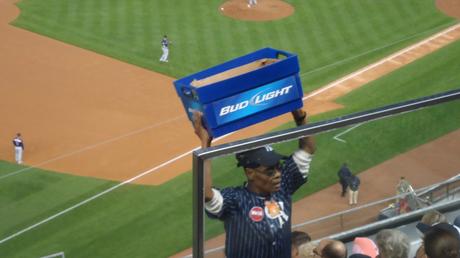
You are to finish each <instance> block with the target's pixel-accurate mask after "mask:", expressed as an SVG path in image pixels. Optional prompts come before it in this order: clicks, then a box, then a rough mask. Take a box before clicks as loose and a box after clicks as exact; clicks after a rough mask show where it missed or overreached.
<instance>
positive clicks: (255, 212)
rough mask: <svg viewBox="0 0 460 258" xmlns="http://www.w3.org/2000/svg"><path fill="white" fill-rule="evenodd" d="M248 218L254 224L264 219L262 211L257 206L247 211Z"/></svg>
mask: <svg viewBox="0 0 460 258" xmlns="http://www.w3.org/2000/svg"><path fill="white" fill-rule="evenodd" d="M249 218H251V220H252V221H254V222H260V221H262V220H263V219H264V210H263V209H262V208H261V207H259V206H254V207H252V209H251V210H250V211H249Z"/></svg>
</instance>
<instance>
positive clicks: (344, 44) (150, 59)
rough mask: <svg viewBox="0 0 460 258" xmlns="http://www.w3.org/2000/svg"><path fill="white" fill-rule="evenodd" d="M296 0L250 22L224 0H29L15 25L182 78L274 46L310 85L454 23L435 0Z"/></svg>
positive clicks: (351, 69)
mask: <svg viewBox="0 0 460 258" xmlns="http://www.w3.org/2000/svg"><path fill="white" fill-rule="evenodd" d="M288 2H290V3H291V4H292V5H293V6H294V7H295V13H294V15H292V16H290V17H288V18H286V19H282V20H278V21H272V22H245V21H238V20H234V19H230V18H228V17H226V16H222V15H220V13H219V12H218V11H217V10H218V7H219V5H220V4H221V3H222V1H221V0H197V1H180V0H96V1H95V0H79V1H72V0H41V1H37V0H22V1H21V2H19V3H18V7H19V8H20V9H21V14H20V16H19V18H18V19H17V20H16V21H14V23H13V24H14V25H16V26H19V27H22V28H25V29H28V30H31V31H34V32H38V33H40V34H44V35H47V36H49V37H52V38H56V39H59V40H62V41H64V42H68V43H70V44H74V45H76V46H80V47H83V48H87V49H91V50H94V51H96V52H99V53H102V54H104V55H108V56H112V57H115V58H117V59H120V60H123V61H126V62H129V63H133V64H136V65H139V66H142V67H145V68H148V69H151V70H154V71H157V72H161V73H164V74H167V75H170V76H173V77H176V78H177V77H182V76H184V75H187V74H190V73H194V72H197V71H199V70H202V69H204V68H206V67H210V66H214V65H216V64H219V63H221V62H223V61H226V60H229V59H233V58H236V57H238V56H240V55H242V54H245V53H248V52H251V51H254V50H257V49H260V48H263V47H267V46H271V47H274V48H279V49H284V50H287V51H290V52H293V53H296V54H298V56H299V60H300V64H301V70H302V72H301V73H306V75H303V76H302V78H303V82H304V86H305V90H307V91H309V90H312V89H314V88H317V87H319V86H321V85H323V84H324V83H326V82H328V81H331V80H333V79H334V78H337V76H340V75H343V74H346V73H349V72H350V71H354V70H355V69H356V68H358V67H361V66H363V65H365V64H368V63H370V62H372V61H373V60H376V59H377V58H379V57H382V56H385V55H387V54H389V53H391V52H393V51H394V50H396V49H399V48H401V47H403V46H406V45H408V44H409V43H411V42H413V41H415V40H418V39H420V38H421V37H426V36H427V35H429V34H431V33H433V32H435V31H437V30H440V29H441V28H444V27H446V26H447V25H449V24H452V22H454V21H453V19H451V18H448V17H446V16H444V15H441V14H440V12H439V11H437V10H436V9H435V8H434V5H433V2H432V1H431V0H405V1H401V0H386V1H374V0H353V1H343V0H330V1H303V0H295V1H294V0H292V1H288ZM163 34H167V35H168V36H169V38H170V39H171V40H172V42H173V44H172V46H171V51H170V54H171V57H170V62H169V63H168V64H164V63H160V62H159V61H158V59H159V57H160V55H161V49H160V41H161V38H162V36H163ZM376 49H379V50H376ZM366 53H367V54H366ZM360 55H362V56H361V57H358V58H357V57H356V56H360ZM345 59H346V60H349V61H346V62H343V63H340V64H336V63H337V62H338V61H340V60H345ZM325 67H326V68H325ZM318 69H320V70H318Z"/></svg>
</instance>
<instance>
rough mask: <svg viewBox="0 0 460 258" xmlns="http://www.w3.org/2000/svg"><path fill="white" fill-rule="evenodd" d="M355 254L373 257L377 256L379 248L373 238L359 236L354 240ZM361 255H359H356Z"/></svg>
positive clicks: (353, 250)
mask: <svg viewBox="0 0 460 258" xmlns="http://www.w3.org/2000/svg"><path fill="white" fill-rule="evenodd" d="M352 252H353V254H361V255H365V256H368V257H371V258H375V257H377V255H378V254H379V249H378V247H377V245H376V244H375V243H374V241H372V239H370V238H367V237H357V238H355V240H354V241H353V249H352ZM355 257H359V256H355Z"/></svg>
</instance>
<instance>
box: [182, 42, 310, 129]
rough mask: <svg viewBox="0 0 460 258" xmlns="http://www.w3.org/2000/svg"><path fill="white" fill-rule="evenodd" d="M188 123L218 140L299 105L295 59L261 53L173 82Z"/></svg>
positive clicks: (266, 50) (281, 53)
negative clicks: (200, 123)
mask: <svg viewBox="0 0 460 258" xmlns="http://www.w3.org/2000/svg"><path fill="white" fill-rule="evenodd" d="M174 86H175V89H176V92H177V94H178V95H179V97H180V99H181V101H182V104H183V105H184V108H185V111H186V113H187V115H188V118H189V119H190V121H192V114H193V113H192V111H193V110H198V111H201V112H202V113H203V120H204V123H205V126H206V128H207V130H208V132H209V133H210V134H211V135H212V136H213V137H219V136H222V135H225V134H228V133H230V132H233V131H236V130H239V129H242V128H244V127H247V126H250V125H253V124H256V123H259V122H261V121H264V120H267V119H270V118H273V117H275V116H279V115H282V114H284V113H287V112H290V111H293V110H296V109H299V108H301V107H302V106H303V102H302V97H303V91H302V85H301V82H300V78H299V61H298V58H297V55H295V54H292V53H289V52H286V51H282V50H277V49H273V48H263V49H260V50H257V51H255V52H252V53H249V54H247V55H244V56H241V57H238V58H236V59H233V60H230V61H228V62H225V63H223V64H220V65H217V66H214V67H211V68H208V69H206V70H203V71H201V72H198V73H195V74H191V75H188V76H186V77H183V78H181V79H178V80H176V81H174Z"/></svg>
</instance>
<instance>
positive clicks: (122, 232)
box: [0, 42, 460, 257]
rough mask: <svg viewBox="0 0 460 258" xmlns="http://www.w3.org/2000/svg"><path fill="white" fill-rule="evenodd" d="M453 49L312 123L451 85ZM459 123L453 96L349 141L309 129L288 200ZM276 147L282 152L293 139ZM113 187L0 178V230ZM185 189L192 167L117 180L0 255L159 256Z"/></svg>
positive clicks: (184, 201)
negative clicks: (146, 181) (303, 174)
mask: <svg viewBox="0 0 460 258" xmlns="http://www.w3.org/2000/svg"><path fill="white" fill-rule="evenodd" d="M459 55H460V42H456V43H453V44H452V45H449V46H448V47H446V48H444V49H441V50H440V51H438V52H435V53H433V54H431V55H429V56H427V57H426V58H424V59H422V60H420V61H419V62H416V63H413V64H411V65H409V66H407V67H405V68H403V69H401V70H398V71H396V72H393V73H392V74H389V75H388V76H385V78H383V79H382V80H379V81H375V82H373V83H371V84H369V85H367V86H365V87H363V88H360V89H358V90H356V91H353V92H352V93H351V94H349V95H348V96H346V97H343V98H342V99H341V100H340V101H341V102H342V103H343V104H344V105H346V106H347V108H346V109H343V110H339V111H335V112H331V113H328V114H322V115H321V116H317V117H313V118H312V119H313V120H314V121H318V120H322V119H326V118H331V117H336V116H340V115H344V114H348V113H350V112H351V111H356V110H363V109H367V108H373V107H377V106H382V105H387V104H390V103H394V102H396V101H402V100H406V99H408V98H415V97H420V96H424V95H429V94H433V93H437V92H439V91H444V90H448V89H452V88H457V86H455V82H458V81H459V80H460V74H459V73H458V70H459V64H458V62H456V60H457V58H458V56H459ZM407 78H412V79H407ZM377 89H378V90H377ZM375 92H380V93H381V94H376V93H375ZM407 95H409V97H407ZM363 100H364V101H363ZM446 114H449V115H446ZM291 126H293V125H292V124H288V125H285V126H284V127H282V128H287V127H291ZM459 127H460V103H459V101H455V102H452V103H448V104H442V105H439V106H436V107H432V108H427V109H423V110H420V111H416V112H412V113H408V114H403V115H400V116H395V117H390V118H386V119H383V120H379V121H374V122H370V123H367V124H364V125H362V126H361V127H359V128H357V129H355V130H354V131H353V132H352V133H349V134H347V135H346V140H347V141H348V142H349V143H350V144H347V145H344V144H342V143H339V142H337V141H334V140H332V139H331V138H332V136H333V135H335V134H336V133H338V132H340V131H343V130H344V129H339V130H335V131H332V132H327V133H323V134H320V135H318V136H316V140H317V145H318V152H317V154H316V157H315V159H314V161H313V164H312V174H311V177H310V181H309V183H308V185H307V186H306V187H303V188H301V189H300V190H299V191H298V192H297V193H296V195H295V196H294V199H295V200H298V199H300V198H302V197H304V196H306V195H308V194H310V193H313V192H316V191H318V190H320V189H323V188H324V187H326V186H329V185H331V184H333V183H335V182H336V180H337V179H336V174H335V173H336V171H337V169H338V167H339V166H340V164H341V162H343V161H344V160H347V161H348V162H349V163H350V164H351V165H352V169H353V171H354V172H356V173H359V172H361V171H363V170H365V169H367V168H369V167H372V166H374V165H375V164H378V163H380V162H382V161H385V160H387V159H389V158H391V157H393V156H395V155H397V154H398V153H402V152H405V151H407V150H409V149H411V148H413V147H415V146H418V145H420V144H422V143H424V142H427V141H430V140H432V139H435V138H437V137H439V136H442V135H444V134H446V133H447V132H450V131H452V130H455V129H458V128H459ZM414 132H417V133H416V134H415V133H414ZM277 147H278V149H279V150H280V151H281V152H284V153H289V152H291V151H292V150H293V149H294V148H295V144H294V143H287V144H282V145H280V146H277ZM213 166H214V170H215V173H214V181H215V183H216V185H218V186H227V185H239V184H241V183H242V182H243V181H244V177H243V173H242V172H241V171H240V170H239V169H236V168H235V161H234V159H233V157H230V158H219V159H217V160H216V161H215V162H214V164H213ZM0 169H1V170H0V174H5V173H7V172H6V171H8V173H9V172H11V171H13V170H14V169H16V166H15V165H11V164H8V163H4V162H2V163H0ZM112 185H113V182H105V181H101V180H95V179H90V178H81V177H74V176H69V175H64V174H59V173H51V172H46V171H40V170H33V171H29V172H25V173H21V174H18V175H16V176H11V177H8V178H6V179H4V180H2V181H0V189H2V190H1V197H0V198H1V199H0V200H1V203H0V204H1V206H0V207H1V213H0V215H2V221H8V223H2V224H1V227H0V228H1V231H0V236H1V238H4V237H6V236H8V235H10V234H11V233H13V232H16V231H18V230H20V229H22V228H24V227H26V226H28V225H33V224H35V223H37V222H39V221H40V220H41V219H43V218H45V217H47V216H50V215H53V214H54V213H56V212H57V211H60V210H62V209H64V208H66V207H69V206H71V205H74V204H76V203H78V202H79V201H81V200H82V199H84V198H86V197H88V196H90V195H92V194H95V193H96V192H100V191H101V190H102V189H107V188H109V187H111V186H112ZM191 196H192V194H191V174H190V173H186V174H184V175H181V176H179V177H177V178H176V179H174V180H172V181H170V182H168V183H166V184H164V185H161V186H156V187H155V186H137V185H129V186H123V187H121V188H119V189H117V190H115V191H114V192H111V193H109V194H107V195H104V196H102V197H100V198H98V199H96V200H94V201H92V202H90V203H88V204H86V205H83V206H82V207H80V208H78V209H76V210H73V211H71V212H68V213H66V214H65V215H63V216H61V217H58V218H56V219H54V220H52V221H50V222H48V223H46V224H44V225H41V226H39V227H37V228H36V229H33V230H31V231H29V232H27V233H25V234H23V235H20V236H18V237H16V238H14V239H12V240H10V241H8V242H6V243H3V244H0V253H1V254H2V256H4V257H39V256H43V255H47V254H51V253H54V252H59V251H65V253H66V256H68V257H167V256H169V255H171V254H174V253H176V252H178V251H180V250H183V249H185V248H187V247H189V246H190V245H191V234H192V225H191ZM4 207H6V208H4ZM222 230H223V229H222V224H221V223H220V222H217V221H207V228H206V232H207V237H211V236H214V235H216V234H220V233H222V232H223V231H222Z"/></svg>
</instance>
